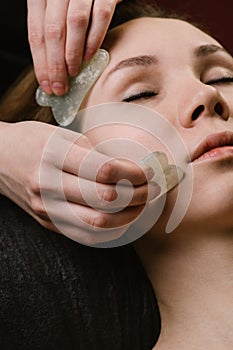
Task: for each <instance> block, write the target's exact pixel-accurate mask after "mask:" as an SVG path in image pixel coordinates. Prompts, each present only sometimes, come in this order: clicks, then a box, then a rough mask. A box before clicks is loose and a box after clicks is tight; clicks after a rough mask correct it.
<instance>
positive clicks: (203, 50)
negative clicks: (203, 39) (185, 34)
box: [194, 44, 230, 57]
mask: <svg viewBox="0 0 233 350" xmlns="http://www.w3.org/2000/svg"><path fill="white" fill-rule="evenodd" d="M217 52H224V53H226V54H228V55H230V54H229V53H228V52H227V51H226V50H225V49H224V48H223V47H221V46H218V45H214V44H212V45H201V46H198V47H196V48H195V49H194V56H196V57H205V56H208V55H212V54H214V53H217Z"/></svg>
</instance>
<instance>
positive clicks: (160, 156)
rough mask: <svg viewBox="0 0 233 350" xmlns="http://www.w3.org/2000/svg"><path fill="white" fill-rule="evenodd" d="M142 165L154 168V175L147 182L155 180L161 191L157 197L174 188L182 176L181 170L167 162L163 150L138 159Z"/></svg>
mask: <svg viewBox="0 0 233 350" xmlns="http://www.w3.org/2000/svg"><path fill="white" fill-rule="evenodd" d="M140 164H141V165H143V166H145V165H146V166H150V167H151V168H152V169H153V170H154V176H153V178H152V179H150V181H149V182H156V183H157V184H158V185H159V186H160V188H161V192H160V194H159V196H158V197H156V198H157V199H158V198H159V197H161V196H162V195H164V194H165V193H167V192H168V191H170V190H171V189H172V188H174V187H175V186H176V185H177V184H178V183H179V182H180V181H181V180H182V178H183V176H184V172H183V170H182V169H181V168H180V167H178V166H175V165H172V164H169V163H168V159H167V156H166V154H165V153H164V152H159V151H157V152H153V153H150V154H149V155H147V156H146V157H145V158H143V159H142V160H141V161H140Z"/></svg>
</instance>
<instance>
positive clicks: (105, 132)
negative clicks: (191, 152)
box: [86, 124, 174, 163]
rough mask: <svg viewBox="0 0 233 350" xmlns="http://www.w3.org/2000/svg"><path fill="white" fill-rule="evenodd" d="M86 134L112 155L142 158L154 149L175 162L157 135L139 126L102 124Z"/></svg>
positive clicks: (171, 161) (104, 151) (99, 147)
mask: <svg viewBox="0 0 233 350" xmlns="http://www.w3.org/2000/svg"><path fill="white" fill-rule="evenodd" d="M86 136H87V137H88V138H89V139H90V141H91V143H92V144H93V145H94V146H95V147H96V148H98V150H99V151H102V152H103V153H105V154H107V155H109V156H112V157H121V156H122V157H127V158H128V157H129V158H130V159H131V160H140V159H142V158H144V157H145V156H146V155H148V154H149V153H152V152H154V151H161V152H164V153H165V154H166V155H167V157H168V161H169V163H174V160H173V157H172V155H171V154H170V152H169V150H168V148H167V147H166V146H165V145H164V144H163V143H162V142H161V141H160V140H159V139H158V138H156V136H153V135H152V134H150V133H148V132H147V131H146V130H142V129H141V128H138V127H137V126H126V125H120V124H119V125H118V124H116V125H107V124H106V125H102V126H98V127H95V128H94V129H92V130H89V131H88V132H87V133H86Z"/></svg>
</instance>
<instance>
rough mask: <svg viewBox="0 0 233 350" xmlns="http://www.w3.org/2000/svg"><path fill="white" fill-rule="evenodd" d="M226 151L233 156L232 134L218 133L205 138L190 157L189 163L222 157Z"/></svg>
mask: <svg viewBox="0 0 233 350" xmlns="http://www.w3.org/2000/svg"><path fill="white" fill-rule="evenodd" d="M227 151H230V152H232V155H233V132H230V131H227V132H220V133H217V134H211V135H209V136H207V137H206V138H205V139H204V140H203V141H202V142H201V143H200V144H199V145H198V147H197V148H196V150H195V151H194V152H193V154H192V155H191V161H192V162H195V161H200V160H205V159H210V158H216V157H219V156H223V155H224V154H226V152H227Z"/></svg>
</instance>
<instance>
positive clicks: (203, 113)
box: [178, 81, 230, 128]
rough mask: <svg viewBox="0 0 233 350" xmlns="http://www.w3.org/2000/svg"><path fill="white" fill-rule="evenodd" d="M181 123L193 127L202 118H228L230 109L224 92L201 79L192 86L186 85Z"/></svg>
mask: <svg viewBox="0 0 233 350" xmlns="http://www.w3.org/2000/svg"><path fill="white" fill-rule="evenodd" d="M178 114H179V117H180V123H181V124H182V126H184V127H186V128H187V127H192V126H194V125H195V124H196V123H198V122H199V121H200V120H201V119H202V118H221V119H223V120H228V118H229V117H230V110H229V106H228V103H227V101H226V100H225V98H224V97H223V96H222V94H221V93H220V92H219V91H218V90H217V89H216V88H215V87H214V86H212V85H206V84H204V83H202V82H200V81H198V83H197V84H196V85H195V86H194V85H192V88H191V89H189V88H187V87H186V91H185V92H184V94H183V96H182V97H181V103H180V104H179V111H178Z"/></svg>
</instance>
